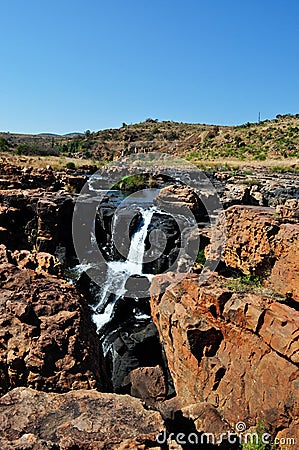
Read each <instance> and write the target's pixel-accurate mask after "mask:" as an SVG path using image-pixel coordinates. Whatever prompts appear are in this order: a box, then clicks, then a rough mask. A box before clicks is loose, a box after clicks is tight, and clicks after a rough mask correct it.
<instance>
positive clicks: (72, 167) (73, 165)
mask: <svg viewBox="0 0 299 450" xmlns="http://www.w3.org/2000/svg"><path fill="white" fill-rule="evenodd" d="M66 168H67V169H69V170H75V169H76V164H75V163H74V162H72V161H69V162H67V163H66Z"/></svg>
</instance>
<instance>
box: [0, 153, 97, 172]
mask: <svg viewBox="0 0 299 450" xmlns="http://www.w3.org/2000/svg"><path fill="white" fill-rule="evenodd" d="M1 160H2V161H5V162H8V163H10V164H13V165H17V166H20V165H21V166H23V167H34V168H35V169H39V168H46V167H47V166H51V167H52V169H54V170H63V169H65V168H66V165H67V163H69V162H73V163H74V164H75V166H76V168H80V167H81V166H86V165H94V164H96V165H97V166H98V167H100V166H101V163H100V162H99V161H96V160H95V159H77V158H69V157H67V156H63V155H60V156H18V155H15V154H11V153H8V152H5V153H4V152H2V153H0V164H1Z"/></svg>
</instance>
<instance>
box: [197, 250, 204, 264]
mask: <svg viewBox="0 0 299 450" xmlns="http://www.w3.org/2000/svg"><path fill="white" fill-rule="evenodd" d="M196 262H197V263H199V264H202V265H204V264H205V262H206V257H205V249H204V248H203V249H201V250H199V252H198V254H197V258H196Z"/></svg>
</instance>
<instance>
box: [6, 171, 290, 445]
mask: <svg viewBox="0 0 299 450" xmlns="http://www.w3.org/2000/svg"><path fill="white" fill-rule="evenodd" d="M135 169H136V168H135ZM93 171H94V168H85V171H84V170H83V171H82V169H81V171H80V173H76V172H71V171H69V172H64V173H63V172H61V173H59V172H55V171H53V170H52V169H51V168H50V167H49V168H47V169H30V168H29V169H28V168H26V169H24V168H22V167H20V166H11V165H9V164H6V163H5V162H2V163H1V168H0V188H1V190H0V244H1V245H0V308H1V331H0V333H1V337H0V394H1V395H2V397H1V399H0V424H1V434H0V444H1V448H2V449H19V450H21V449H25V448H26V449H34V450H38V449H46V448H47V449H49V448H51V449H55V450H56V449H69V450H71V449H82V450H85V449H90V450H93V449H94V450H95V449H129V448H131V449H148V448H157V449H166V448H172V449H180V448H184V449H185V448H186V449H187V448H197V447H196V446H194V445H193V446H192V445H191V446H190V445H189V444H187V443H185V444H184V443H182V442H175V436H176V435H177V434H178V433H180V432H181V433H185V434H187V433H193V437H194V436H196V437H197V438H198V439H199V438H200V436H201V435H202V433H213V435H214V436H215V442H214V445H210V446H208V445H207V444H206V446H205V448H234V447H233V445H232V444H231V443H229V442H222V443H218V444H219V445H218V446H217V445H216V444H217V442H216V441H217V439H219V437H220V435H221V433H229V432H233V431H235V430H236V424H237V423H239V422H244V423H245V425H246V428H247V429H248V430H254V429H255V427H256V426H257V424H258V423H259V422H260V421H262V422H263V426H264V429H265V430H266V431H267V432H269V433H270V434H271V436H272V437H273V438H274V437H278V438H280V439H283V438H294V439H297V445H299V434H298V430H299V410H298V405H299V391H298V389H299V387H298V381H299V369H298V364H299V347H298V333H299V331H298V330H299V311H298V302H299V296H298V292H299V265H298V264H299V244H298V237H299V178H298V176H297V178H296V175H294V174H283V175H282V174H280V175H276V174H271V173H269V172H267V171H265V170H259V171H257V172H255V171H254V170H252V171H250V174H248V173H247V174H243V175H242V174H238V175H236V174H235V175H234V174H232V173H230V172H225V171H223V172H216V173H209V174H207V177H208V179H209V180H210V181H211V182H212V184H213V186H215V188H216V190H217V192H218V195H219V197H220V200H221V203H222V205H223V209H224V210H223V212H222V213H221V214H220V215H219V217H218V219H217V222H216V224H215V230H216V232H215V233H213V234H212V233H211V230H210V228H209V227H205V226H204V223H205V215H204V214H203V209H202V205H201V203H200V202H199V201H198V198H197V197H196V196H195V197H194V195H193V194H192V192H191V193H190V191H189V190H188V189H186V188H184V187H182V186H181V185H176V183H175V182H174V181H173V180H175V177H176V172H177V169H176V168H174V169H172V168H169V169H168V175H169V177H170V179H171V181H169V182H168V187H165V188H164V190H162V191H163V192H162V191H160V192H162V194H161V193H160V200H159V201H158V204H159V205H160V206H161V205H162V204H163V202H164V204H165V202H166V203H167V202H168V204H169V202H170V203H173V202H175V204H176V207H178V205H179V207H180V208H184V207H187V208H188V209H189V210H190V209H191V211H193V213H195V216H196V218H197V221H198V223H200V224H201V225H200V233H201V243H202V244H201V245H202V248H201V250H202V251H203V252H204V253H205V258H207V259H210V260H213V259H217V255H218V254H219V247H220V246H222V247H223V248H221V251H222V257H221V262H220V264H218V266H217V269H215V271H213V272H211V273H210V274H209V276H208V277H207V278H206V279H205V280H200V278H199V275H200V270H201V267H200V266H201V264H200V263H197V266H194V267H193V269H192V270H191V271H190V273H189V274H188V275H187V276H186V277H185V278H184V279H180V278H178V280H177V282H176V284H174V283H173V282H174V281H176V277H178V273H177V272H173V273H172V272H167V273H164V274H161V275H159V269H161V267H162V266H161V264H160V265H157V266H156V271H155V273H157V274H158V275H156V276H155V277H154V279H153V282H152V287H151V294H149V295H150V299H149V300H147V301H146V302H142V303H141V302H139V303H138V302H136V301H135V300H134V299H132V298H126V297H125V296H124V297H123V298H122V299H120V301H119V303H118V306H117V308H116V310H115V312H114V315H113V317H112V319H113V320H112V322H111V323H110V325H109V326H110V331H109V332H110V336H112V337H111V342H112V344H111V345H110V351H109V352H108V354H104V352H103V348H102V341H101V335H100V334H99V333H97V329H96V325H95V324H94V323H93V321H92V310H91V308H90V305H91V304H92V303H93V301H94V299H95V295H96V294H97V290H96V286H95V285H93V284H92V283H91V282H90V281H89V279H88V277H86V275H84V274H83V275H81V277H77V278H76V280H75V279H73V280H71V278H70V275H69V269H72V268H73V267H75V266H76V264H77V263H78V261H76V252H75V249H74V243H73V238H72V217H73V210H74V205H75V203H76V200H77V198H78V194H79V192H80V190H81V188H82V187H83V185H84V184H85V182H86V181H87V180H88V177H89V176H90V174H91V173H92V172H93ZM191 175H192V174H191V173H189V174H188V176H189V178H190V177H191V178H192V176H191ZM117 176H118V175H117ZM159 187H162V186H159ZM161 207H162V206H161ZM115 208H116V205H115V204H114V205H113V204H111V203H109V202H108V204H104V206H103V208H102V210H100V212H99V214H98V219H97V220H98V227H99V229H98V234H99V237H100V239H98V241H99V240H100V241H101V245H102V246H103V247H105V246H106V247H107V246H108V247H109V245H110V244H109V243H111V233H112V230H111V226H112V225H111V224H112V221H113V216H114V209H115ZM138 224H139V225H138ZM159 225H161V227H162V229H163V233H164V235H166V237H167V239H168V242H170V244H171V245H170V244H169V246H170V247H171V248H167V247H166V250H165V252H166V253H165V255H166V256H165V255H164V256H165V258H166V259H165V260H168V259H169V255H171V254H174V253H173V252H174V251H175V248H176V246H177V248H179V247H180V241H179V239H178V238H179V236H178V235H177V233H178V230H177V229H175V226H174V225H173V224H172V222H171V220H168V219H167V217H166V216H159V214H156V216H155V217H154V220H153V222H152V223H151V226H150V227H151V228H152V229H153V230H157V229H159ZM138 226H139V227H140V217H139V218H138V217H137V219H136V227H137V229H138ZM133 228H134V227H133ZM99 230H100V231H99ZM133 232H134V230H133V231H132V233H133ZM224 234H225V235H226V240H225V243H224V244H223V242H222V240H221V236H223V235H224ZM131 237H132V236H131ZM145 238H146V236H145ZM146 239H148V238H146ZM146 239H145V240H144V242H145V248H147V246H149V244H150V242H149V240H148V241H147V240H146ZM108 253H109V252H108ZM215 255H216V256H215ZM108 256H109V255H108ZM183 256H184V258H185V259H186V258H187V257H186V255H185V254H184V255H183ZM108 259H109V258H108ZM163 271H165V266H163ZM166 271H167V270H166ZM136 308H137V309H138V308H139V311H140V314H141V316H143V315H144V316H145V318H144V319H142V320H141V321H140V322H139V323H138V324H137V326H136V323H135V322H134V321H133V318H134V315H133V313H132V312H133V310H135V309H136ZM111 333H112V335H111ZM164 430H166V432H167V433H173V435H172V439H170V440H169V441H168V442H165V443H163V444H162V443H161V442H160V443H159V442H158V441H159V440H158V441H157V440H156V436H157V435H158V434H159V433H161V432H164ZM161 436H162V435H161ZM226 440H227V439H226ZM170 441H172V442H170ZM224 441H225V439H224ZM188 445H189V446H188ZM235 448H237V447H236V446H235ZM282 448H283V446H282ZM285 448H287V447H285ZM292 448H296V446H295V447H294V446H293V447H292Z"/></svg>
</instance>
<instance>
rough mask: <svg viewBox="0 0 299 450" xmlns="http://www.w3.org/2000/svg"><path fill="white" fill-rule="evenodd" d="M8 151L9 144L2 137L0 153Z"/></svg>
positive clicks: (0, 137) (0, 138)
mask: <svg viewBox="0 0 299 450" xmlns="http://www.w3.org/2000/svg"><path fill="white" fill-rule="evenodd" d="M7 150H9V143H8V142H7V140H6V139H4V137H2V136H0V151H1V152H6V151H7Z"/></svg>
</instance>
